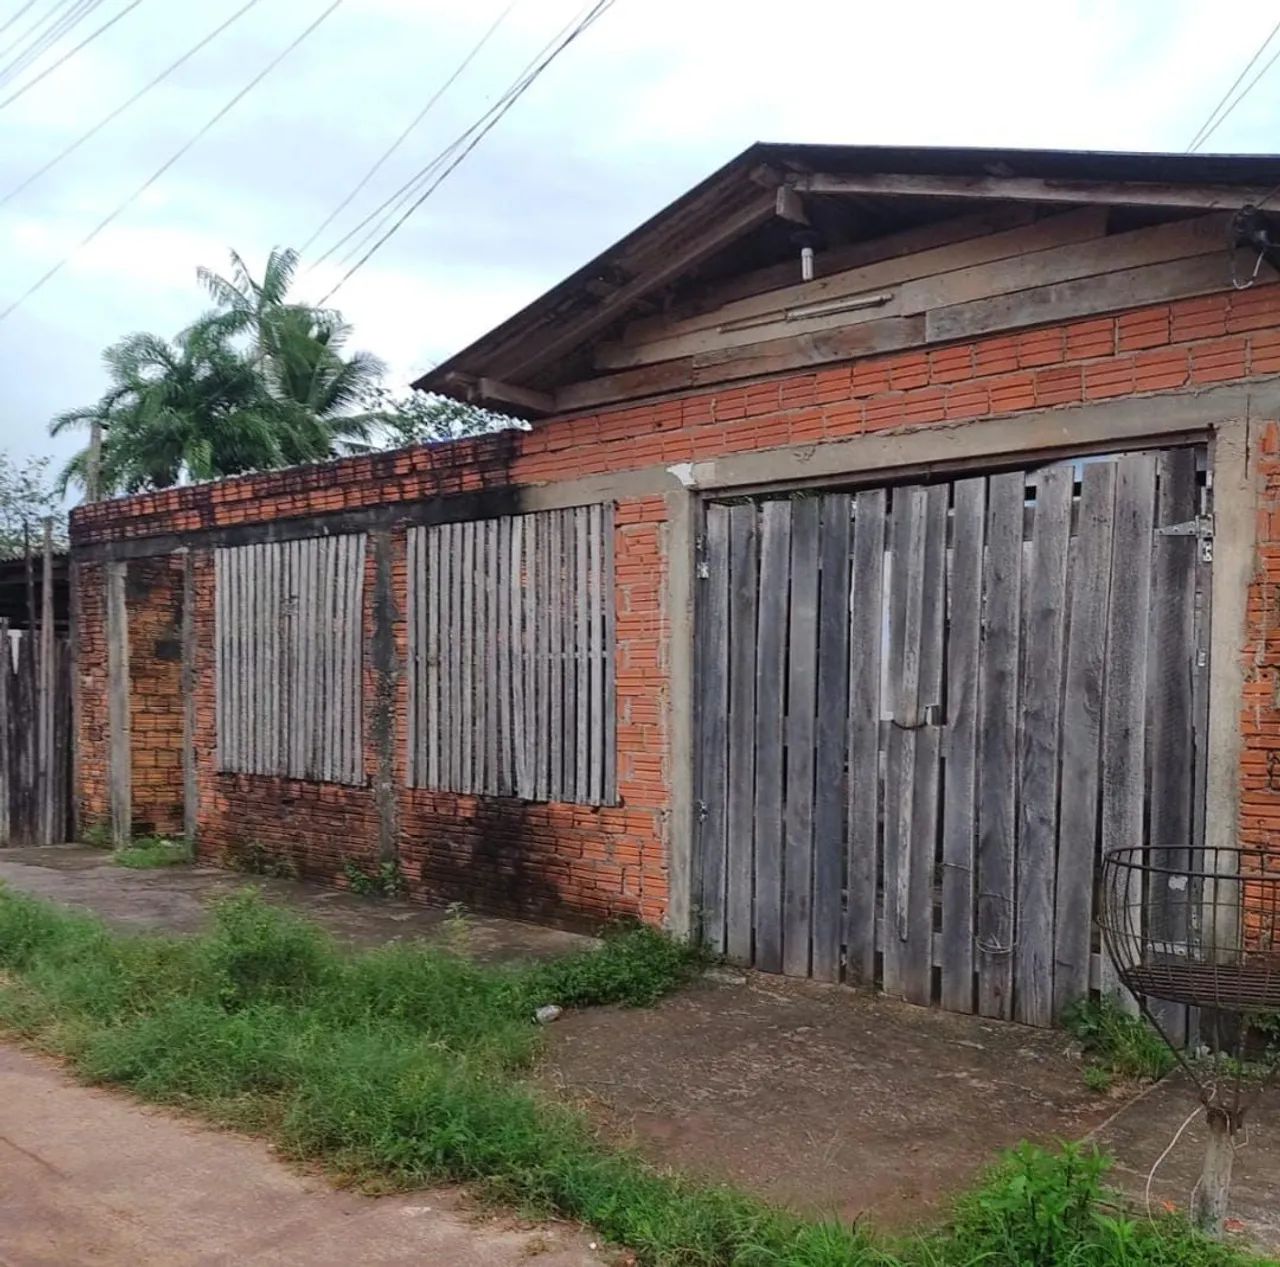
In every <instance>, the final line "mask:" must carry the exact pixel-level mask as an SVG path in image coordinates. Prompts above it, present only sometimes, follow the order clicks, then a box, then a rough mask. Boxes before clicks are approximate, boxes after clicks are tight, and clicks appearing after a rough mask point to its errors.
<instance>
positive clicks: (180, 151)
mask: <svg viewBox="0 0 1280 1267" xmlns="http://www.w3.org/2000/svg"><path fill="white" fill-rule="evenodd" d="M340 4H342V0H332V3H331V4H330V5H329V6H328V7H327V8H326V9H324V11H323V12H322V13H321V14H320V16H319V17H317V18H315V19H313V20H312V21H311V22H310V23H309V24H308V25H307V26H306V27H304V28H303V29H302V31H301V32H299V34H297V35H295V36H294V38H293V39H292V40H290V42H289V43H288V44H286V45H285V47H284V48H283V49H281V50H280V52H278V53H277V54H276V55H275V56H274V57H273V58H271V60H270V61H269V62H267V64H266V65H265V66H264V67H263V68H262V69H261V70H260V71H258V73H257V74H256V75H254V77H253V78H252V79H251V80H249V82H248V83H247V84H245V86H244V87H243V88H241V89H239V91H237V92H236V93H235V95H234V96H232V98H231V99H230V100H229V101H228V102H226V104H225V105H223V106H222V107H221V108H220V109H218V110H217V111H216V112H215V113H214V114H213V115H211V116H210V117H209V118H208V119H207V120H206V121H205V123H204V124H202V125H201V127H200V129H199V130H198V131H197V132H196V133H195V135H194V136H192V137H190V138H189V139H188V140H186V141H184V142H183V144H182V145H180V146H179V147H178V148H177V149H176V150H175V151H174V152H173V153H172V154H171V155H170V156H169V157H168V158H167V159H165V161H164V162H163V163H161V164H160V166H159V167H157V168H156V170H155V171H154V172H152V173H151V175H150V176H148V177H147V179H146V180H144V181H143V182H142V184H141V185H139V186H138V188H137V189H135V190H134V191H133V193H131V194H130V195H129V196H128V197H127V198H126V199H125V200H124V201H123V202H122V203H120V204H119V205H118V206H116V207H115V208H114V209H113V210H112V211H110V212H109V213H108V214H107V215H105V216H104V217H103V218H102V219H101V220H99V221H98V223H97V224H96V225H94V227H93V228H92V229H91V230H90V231H89V232H88V233H87V234H86V235H85V236H84V237H83V238H82V239H81V240H80V241H79V242H78V243H76V245H75V246H74V247H73V248H72V249H71V250H70V251H68V252H67V254H66V255H64V256H63V257H62V258H61V259H60V260H59V261H58V262H57V263H56V264H54V265H53V266H52V267H51V268H49V269H47V270H46V271H45V272H44V273H43V274H42V275H41V276H40V277H38V278H37V279H36V280H35V281H34V282H33V283H32V284H31V285H30V286H28V287H27V289H26V290H25V291H23V293H22V294H21V295H19V296H18V297H17V299H15V300H13V302H12V303H10V304H9V306H8V307H7V308H5V309H4V310H3V311H0V321H4V320H5V319H6V318H7V317H9V316H10V315H11V314H12V313H13V312H14V311H15V310H16V309H17V308H19V307H20V306H21V305H22V304H24V303H26V301H27V300H28V299H30V298H31V296H32V295H34V294H35V293H36V291H38V290H39V289H40V288H41V287H42V286H44V285H45V284H46V283H47V282H48V281H49V280H50V279H51V278H53V277H55V276H56V275H57V274H58V273H59V272H61V270H62V269H63V267H64V266H65V265H66V264H67V262H68V261H69V260H70V259H71V258H72V257H73V256H74V255H75V254H76V253H77V252H78V251H81V250H83V249H84V248H85V247H86V246H88V245H89V243H90V242H92V241H93V240H94V238H96V237H97V236H98V235H99V234H100V233H101V232H102V231H103V230H104V229H105V228H107V226H108V225H110V224H111V223H112V221H114V220H115V219H117V218H118V217H119V216H120V215H121V214H122V213H123V212H125V211H126V210H127V209H128V208H129V207H131V206H132V205H133V204H134V203H135V202H136V201H137V200H138V199H139V198H140V197H142V195H143V194H144V193H146V192H147V190H148V189H150V188H151V186H152V185H154V184H155V183H156V181H158V180H159V179H160V177H161V176H163V175H164V174H165V172H167V171H168V170H169V169H170V168H171V167H172V166H173V165H174V164H175V163H176V162H178V160H179V159H180V158H182V156H183V155H184V154H186V153H187V151H188V150H190V149H191V148H192V147H193V146H194V145H195V144H196V143H197V142H198V141H199V140H200V139H201V138H202V137H203V136H205V135H206V133H208V132H210V131H211V130H212V129H213V128H214V126H215V125H216V124H217V123H218V121H219V120H220V119H222V118H223V117H224V116H225V115H227V114H229V113H230V112H231V111H232V110H233V109H234V108H235V107H236V106H237V105H238V104H239V103H240V102H241V101H243V100H244V98H245V97H247V96H248V95H249V93H251V92H252V91H253V90H254V89H255V88H256V87H257V86H258V85H259V84H260V83H261V82H262V81H263V80H264V79H265V78H266V77H267V76H268V75H269V74H270V73H271V72H272V71H273V70H275V68H276V67H277V66H278V65H280V63H281V62H282V61H284V59H285V58H286V57H288V56H289V54H290V53H292V52H293V51H294V49H296V48H297V47H298V45H300V44H301V43H302V42H303V41H304V40H305V39H306V38H307V37H308V36H309V35H310V34H311V33H312V32H313V31H314V30H315V29H316V28H317V27H318V26H320V24H321V23H322V22H324V21H325V19H326V18H328V17H329V15H330V14H331V13H333V11H334V10H335V9H337V8H338V6H339V5H340Z"/></svg>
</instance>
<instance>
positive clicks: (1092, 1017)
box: [1062, 995, 1175, 1090]
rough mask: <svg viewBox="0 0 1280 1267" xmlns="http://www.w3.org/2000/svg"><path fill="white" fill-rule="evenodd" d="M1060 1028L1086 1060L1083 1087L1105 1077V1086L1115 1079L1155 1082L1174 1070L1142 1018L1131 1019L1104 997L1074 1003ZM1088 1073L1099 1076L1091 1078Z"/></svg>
mask: <svg viewBox="0 0 1280 1267" xmlns="http://www.w3.org/2000/svg"><path fill="white" fill-rule="evenodd" d="M1062 1024H1063V1026H1064V1028H1065V1029H1066V1030H1067V1032H1068V1033H1069V1034H1071V1036H1072V1037H1073V1038H1075V1040H1076V1041H1077V1042H1078V1043H1079V1044H1080V1046H1081V1047H1082V1048H1083V1050H1084V1054H1085V1056H1086V1057H1088V1058H1089V1061H1090V1064H1088V1065H1086V1066H1085V1079H1086V1084H1089V1079H1090V1078H1092V1079H1094V1080H1095V1083H1098V1082H1100V1080H1101V1078H1102V1074H1104V1073H1105V1074H1107V1075H1109V1082H1108V1085H1110V1081H1114V1080H1115V1079H1117V1078H1119V1079H1123V1080H1126V1081H1130V1082H1157V1081H1159V1080H1160V1079H1161V1078H1163V1077H1164V1076H1165V1074H1167V1073H1168V1072H1169V1071H1170V1070H1171V1069H1172V1068H1173V1066H1174V1063H1175V1058H1174V1055H1173V1053H1172V1052H1171V1051H1170V1050H1169V1048H1168V1045H1167V1044H1166V1043H1165V1041H1164V1039H1162V1038H1161V1037H1160V1035H1159V1034H1157V1033H1156V1032H1155V1030H1153V1029H1152V1028H1151V1026H1150V1025H1148V1024H1147V1022H1146V1021H1144V1020H1143V1019H1142V1018H1141V1017H1138V1016H1131V1015H1130V1014H1129V1013H1128V1012H1125V1011H1123V1010H1122V1009H1121V1008H1120V1007H1119V1005H1118V1004H1117V1003H1115V1001H1114V1000H1112V999H1110V998H1108V997H1106V996H1105V995H1104V996H1102V997H1100V998H1097V999H1081V1000H1079V1001H1078V1002H1076V1003H1073V1004H1072V1005H1071V1006H1070V1007H1068V1008H1067V1009H1066V1010H1065V1011H1064V1012H1063V1014H1062ZM1090 1069H1097V1070H1101V1072H1100V1073H1092V1074H1091V1073H1090V1072H1089V1070H1090ZM1090 1089H1091V1090H1096V1089H1100V1087H1098V1086H1096V1085H1091V1086H1090Z"/></svg>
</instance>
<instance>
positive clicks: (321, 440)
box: [50, 250, 382, 494]
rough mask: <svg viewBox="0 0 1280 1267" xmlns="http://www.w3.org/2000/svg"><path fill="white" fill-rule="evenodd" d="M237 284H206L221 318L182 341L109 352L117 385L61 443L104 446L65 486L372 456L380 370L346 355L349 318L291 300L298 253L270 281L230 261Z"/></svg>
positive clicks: (78, 412) (81, 456) (273, 264)
mask: <svg viewBox="0 0 1280 1267" xmlns="http://www.w3.org/2000/svg"><path fill="white" fill-rule="evenodd" d="M231 261H232V269H231V278H230V279H228V278H224V277H221V276H219V275H218V274H216V273H212V272H210V271H209V270H207V269H201V270H199V276H200V280H201V281H202V282H203V284H204V286H205V288H206V289H207V290H208V291H209V292H210V294H211V295H212V297H213V299H214V303H215V305H216V307H215V310H214V311H213V312H211V313H209V314H207V315H206V316H204V317H202V318H201V319H200V320H199V321H197V322H196V323H195V324H194V325H192V326H190V327H188V328H187V329H186V330H184V331H182V332H181V333H180V334H179V335H178V336H177V338H175V339H173V340H172V341H169V340H165V339H162V338H159V337H157V336H155V335H151V334H135V335H130V336H129V337H128V338H126V339H123V340H121V341H120V342H119V343H117V344H115V345H113V346H112V347H111V348H109V349H108V350H107V352H106V353H105V361H106V366H107V371H108V374H109V375H110V378H111V385H110V387H109V388H108V390H107V391H106V393H105V394H104V395H103V396H102V397H101V399H100V400H98V401H97V402H96V403H95V404H93V405H89V406H86V407H84V408H80V409H72V410H68V411H67V412H65V413H62V414H59V415H58V416H57V417H56V418H54V419H53V421H52V422H51V424H50V431H51V432H52V433H53V434H54V435H58V434H61V433H62V432H64V431H67V430H69V429H73V428H87V429H88V430H89V432H90V435H91V436H93V435H94V434H95V433H96V434H98V435H100V436H101V447H100V453H99V454H98V455H97V458H96V459H95V455H94V453H93V446H92V444H90V446H88V447H86V449H84V450H83V451H82V452H80V453H78V454H77V455H76V456H75V457H74V458H72V460H71V462H70V463H69V464H68V465H67V467H66V469H65V470H64V472H63V477H62V478H63V485H64V487H65V485H66V483H67V482H69V481H74V482H76V483H79V484H81V485H82V486H84V487H86V488H91V487H92V486H93V484H94V479H93V475H94V469H95V467H96V469H97V473H98V476H99V478H98V481H97V484H98V489H99V491H100V492H102V493H108V494H109V493H121V492H123V493H131V492H137V491H139V490H142V489H146V488H166V487H169V486H170V485H173V484H177V483H181V482H183V481H185V480H205V479H216V478H218V477H221V476H226V475H237V474H240V473H242V472H245V471H254V470H264V469H268V468H271V467H278V466H290V465H294V464H296V463H301V462H316V461H323V460H324V459H326V458H330V457H334V456H336V455H338V454H340V453H343V452H351V451H356V450H361V449H364V448H367V447H368V435H369V419H368V418H367V417H366V416H365V415H364V414H362V413H361V412H360V411H359V410H358V406H359V404H360V402H361V401H362V400H363V399H364V398H365V396H366V395H367V393H368V392H369V391H371V390H372V389H373V388H374V386H375V385H376V383H377V381H378V379H379V378H380V376H381V374H382V366H381V364H380V363H379V362H378V361H377V359H376V358H374V357H372V356H369V355H367V354H365V353H353V354H348V353H346V352H345V350H344V349H345V344H346V342H347V340H348V338H349V337H350V333H351V331H350V327H349V326H348V325H347V324H346V323H345V322H344V321H343V320H342V318H341V316H340V314H338V313H336V312H333V311H330V310H328V309H319V308H311V307H308V306H307V305H304V304H294V303H290V302H289V301H288V290H289V286H290V283H291V281H292V279H293V275H294V271H295V269H296V266H297V256H296V253H295V252H292V251H288V250H274V251H272V252H271V255H270V256H269V258H268V260H267V265H266V268H265V270H264V272H263V276H262V278H261V280H258V279H255V278H254V277H253V275H252V274H251V273H250V271H249V269H248V267H247V266H246V265H245V262H244V260H243V259H242V258H241V257H240V256H239V255H237V254H236V253H235V252H232V256H231Z"/></svg>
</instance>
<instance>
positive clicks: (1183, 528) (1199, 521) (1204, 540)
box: [1156, 515, 1213, 563]
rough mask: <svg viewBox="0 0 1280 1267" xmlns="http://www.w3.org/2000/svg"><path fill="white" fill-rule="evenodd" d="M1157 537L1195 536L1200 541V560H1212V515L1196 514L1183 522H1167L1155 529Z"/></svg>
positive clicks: (1209, 561)
mask: <svg viewBox="0 0 1280 1267" xmlns="http://www.w3.org/2000/svg"><path fill="white" fill-rule="evenodd" d="M1156 536H1157V537H1195V539H1196V540H1197V541H1198V542H1199V543H1200V562H1201V563H1212V562H1213V516H1212V515H1197V516H1196V517H1195V518H1194V519H1188V520H1186V522H1185V523H1180V524H1167V525H1166V526H1165V527H1163V528H1157V529H1156Z"/></svg>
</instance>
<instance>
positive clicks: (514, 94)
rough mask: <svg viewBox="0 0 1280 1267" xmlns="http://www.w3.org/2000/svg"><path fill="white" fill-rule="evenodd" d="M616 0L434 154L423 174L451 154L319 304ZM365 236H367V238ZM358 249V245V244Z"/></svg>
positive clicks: (595, 11) (603, 4) (600, 3)
mask: <svg viewBox="0 0 1280 1267" xmlns="http://www.w3.org/2000/svg"><path fill="white" fill-rule="evenodd" d="M614 3H615V0H596V3H595V4H593V5H592V6H591V7H590V8H589V9H588V10H587V11H586V12H585V14H584V15H583V16H581V17H580V18H579V19H577V21H576V22H575V24H574V25H573V26H572V29H570V30H568V32H567V34H563V36H562V37H557V40H555V41H553V42H552V43H553V45H554V47H550V46H548V47H549V49H550V51H547V52H545V55H540V60H537V61H536V64H532V65H531V67H530V69H528V70H527V71H525V72H523V73H522V75H521V76H520V77H519V78H518V79H517V80H516V82H515V83H513V84H512V86H511V87H510V88H508V90H507V91H506V92H505V93H504V94H503V95H502V97H501V98H499V100H498V101H497V102H496V103H495V104H494V105H493V106H491V107H490V108H489V110H487V111H486V112H485V113H484V114H483V115H482V116H481V117H480V119H479V120H477V121H476V123H474V124H472V126H471V127H470V128H468V129H467V130H466V131H465V132H464V133H463V134H462V135H461V136H460V137H458V138H457V140H455V141H454V142H453V144H452V145H450V146H449V147H447V148H446V149H445V150H444V151H443V153H442V154H441V155H439V156H437V158H436V159H434V160H433V161H432V163H430V164H428V166H427V168H425V169H424V174H425V173H427V172H430V171H431V170H432V169H435V168H438V167H439V165H440V164H441V162H442V161H443V160H444V159H446V158H447V157H448V156H450V155H453V157H452V158H451V159H450V160H449V161H448V162H447V163H446V164H445V165H444V166H443V169H442V170H440V171H439V174H438V175H437V176H436V177H435V179H434V180H431V182H430V183H429V184H428V185H427V187H426V188H425V189H424V190H423V192H422V193H421V194H419V195H418V196H417V197H416V198H414V199H413V200H412V201H411V202H410V203H409V205H408V206H407V207H406V208H405V210H404V211H403V212H401V214H400V215H399V216H398V217H397V218H396V219H395V220H394V222H392V223H391V225H390V227H388V228H387V229H386V230H385V231H384V232H383V233H382V234H381V235H380V236H379V237H378V238H377V239H376V241H374V242H373V244H372V245H371V246H370V247H369V248H368V249H367V250H366V251H365V252H364V254H363V255H361V256H360V258H359V259H357V260H356V261H355V263H354V264H352V265H351V267H350V268H348V269H347V271H346V272H345V273H344V274H343V275H342V276H341V277H340V278H339V279H338V281H337V282H336V283H335V284H334V285H333V286H332V287H331V288H330V289H329V291H328V292H327V293H326V294H325V295H324V297H323V298H322V299H321V300H320V303H321V304H324V303H327V302H328V300H329V299H330V298H332V297H333V295H335V294H336V293H337V292H338V290H339V289H341V287H343V286H344V285H345V284H346V283H347V282H348V281H349V280H350V279H351V277H352V276H353V275H354V274H355V273H356V272H358V271H359V270H360V269H361V268H363V267H364V265H365V264H367V263H368V262H369V260H370V259H371V258H372V257H373V256H374V255H375V254H376V253H377V252H378V251H379V250H381V248H382V247H383V246H384V245H386V243H387V242H388V241H389V240H390V239H391V238H392V237H393V236H394V235H395V234H396V233H397V232H398V231H399V230H400V228H401V227H402V226H403V225H404V224H405V222H406V221H407V220H408V219H409V217H410V216H412V215H413V213H414V212H415V211H417V209H418V208H419V207H420V206H422V204H423V203H424V202H426V200H427V199H428V198H429V197H430V196H431V195H432V194H433V193H434V192H435V191H436V190H437V189H438V188H439V187H440V186H441V184H443V183H444V181H445V180H446V179H448V177H449V176H450V175H451V174H452V172H453V171H454V170H455V169H456V168H457V167H458V166H459V164H460V163H462V162H463V161H464V160H465V159H466V158H467V156H468V155H469V154H470V153H471V152H472V150H474V149H475V148H476V146H477V145H479V144H480V142H481V141H482V140H483V139H484V138H485V136H487V135H488V133H489V132H490V131H491V130H492V129H493V128H494V127H496V126H497V124H498V123H499V122H500V121H501V120H502V118H503V117H504V116H505V115H506V113H507V111H509V110H510V109H511V107H512V106H514V105H515V103H516V102H517V101H519V99H520V98H521V97H522V96H523V95H524V93H525V92H526V91H528V89H529V88H530V87H532V85H533V84H534V83H535V82H536V81H537V80H538V78H539V77H540V76H541V75H542V73H543V72H544V71H545V70H546V69H547V67H548V66H550V65H551V63H552V62H553V61H555V59H556V58H557V57H559V55H560V54H561V53H562V52H564V50H565V49H566V48H568V47H569V45H570V44H572V43H573V41H574V40H576V39H577V38H578V37H579V36H580V35H582V34H583V32H584V31H586V30H588V29H589V28H590V27H591V26H592V24H593V23H594V22H595V21H596V20H597V19H598V18H600V17H601V16H603V15H604V14H605V13H607V12H608V11H609V9H611V8H612V7H613V5H614ZM418 179H419V178H415V180H414V181H413V182H410V184H417V182H418ZM366 240H367V238H366ZM357 249H358V248H357Z"/></svg>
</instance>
